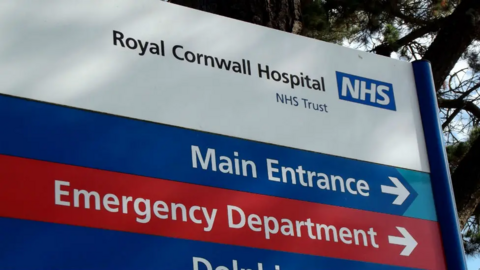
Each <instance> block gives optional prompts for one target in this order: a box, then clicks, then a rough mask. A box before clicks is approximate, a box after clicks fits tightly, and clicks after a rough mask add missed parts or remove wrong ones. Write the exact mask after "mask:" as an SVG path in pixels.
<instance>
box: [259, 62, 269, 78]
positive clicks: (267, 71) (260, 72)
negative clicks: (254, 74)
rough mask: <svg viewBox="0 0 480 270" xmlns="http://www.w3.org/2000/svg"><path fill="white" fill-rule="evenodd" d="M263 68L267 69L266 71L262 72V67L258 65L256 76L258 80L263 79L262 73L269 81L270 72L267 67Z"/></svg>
mask: <svg viewBox="0 0 480 270" xmlns="http://www.w3.org/2000/svg"><path fill="white" fill-rule="evenodd" d="M265 67H266V68H267V69H266V70H263V69H262V65H261V64H258V76H259V77H260V78H263V77H262V73H265V74H266V75H267V79H269V80H270V70H269V68H268V66H265Z"/></svg>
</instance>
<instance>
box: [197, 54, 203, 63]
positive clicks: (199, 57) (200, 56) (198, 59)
mask: <svg viewBox="0 0 480 270" xmlns="http://www.w3.org/2000/svg"><path fill="white" fill-rule="evenodd" d="M202 57H203V54H200V53H197V63H198V64H199V65H200V61H201V59H202Z"/></svg>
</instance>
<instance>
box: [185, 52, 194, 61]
mask: <svg viewBox="0 0 480 270" xmlns="http://www.w3.org/2000/svg"><path fill="white" fill-rule="evenodd" d="M185 59H187V61H188V62H190V63H193V62H195V54H193V53H192V52H191V51H187V52H186V53H185Z"/></svg>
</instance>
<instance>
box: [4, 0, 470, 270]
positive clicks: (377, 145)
mask: <svg viewBox="0 0 480 270" xmlns="http://www.w3.org/2000/svg"><path fill="white" fill-rule="evenodd" d="M27 2H28V1H26V0H20V1H16V2H15V3H8V4H3V5H2V6H1V7H0V10H2V11H5V12H4V13H5V14H6V16H2V17H1V18H0V25H14V26H15V27H11V28H10V27H9V28H2V29H1V30H0V37H2V40H5V43H4V45H3V47H2V49H1V50H2V51H0V53H1V54H0V55H3V56H1V57H2V58H1V59H2V61H0V73H1V74H3V76H2V89H0V115H2V117H1V118H0V124H1V126H2V132H1V133H0V141H2V142H6V143H2V144H0V164H2V165H3V166H0V175H1V177H0V217H1V218H0V228H1V229H2V230H1V232H2V233H0V242H1V243H4V245H2V248H0V268H9V269H32V268H49V269H50V268H62V269H63V268H75V269H150V268H152V269H153V268H155V269H199V270H200V269H202V270H204V269H211V270H213V269H216V270H221V269H223V270H225V269H235V270H238V269H259V270H263V269H265V270H267V269H275V270H277V269H278V270H280V269H283V270H286V269H287V270H288V269H299V267H300V268H302V269H332V268H338V269H447V263H448V265H449V267H450V265H455V266H458V265H461V264H462V261H461V260H460V261H458V258H460V257H461V255H462V250H461V246H459V244H460V242H459V241H458V239H459V238H458V237H459V235H458V229H457V228H456V227H455V226H456V219H455V213H454V208H452V205H453V204H452V201H451V194H450V193H448V192H449V191H448V188H450V186H449V184H448V178H446V177H447V175H448V174H447V173H445V171H444V170H445V166H443V168H440V169H439V167H438V164H440V162H444V161H445V160H444V157H442V156H441V155H440V154H438V155H434V154H432V153H433V152H432V151H433V150H431V149H437V151H438V149H441V147H442V145H440V144H438V142H440V139H441V137H437V138H436V139H435V141H434V142H437V144H433V145H432V144H430V142H429V140H428V139H429V138H433V136H434V135H431V134H430V133H431V132H434V133H435V132H436V134H437V135H438V123H436V124H435V122H434V121H435V120H432V119H436V118H435V117H436V116H435V115H434V113H432V112H434V111H435V106H436V105H435V104H430V103H431V101H432V100H434V97H423V96H418V97H417V89H427V90H429V89H428V87H430V86H428V85H421V84H422V83H426V84H428V80H426V81H422V79H424V76H423V75H418V74H417V75H415V76H414V72H417V73H418V72H422V70H421V68H424V66H422V65H424V63H415V64H414V65H413V66H412V64H411V63H406V62H401V61H397V60H392V59H388V58H385V57H379V56H375V55H372V54H368V53H364V52H359V51H355V50H351V49H347V48H342V47H340V46H335V45H332V44H328V43H324V42H320V41H317V40H312V39H308V38H304V37H300V36H294V35H291V34H288V33H283V32H280V31H275V30H272V29H267V28H264V27H260V26H255V25H250V24H247V23H243V22H239V21H235V20H231V19H228V18H224V17H220V16H215V15H212V14H207V13H204V12H200V11H195V10H191V9H187V8H183V7H179V6H176V5H172V4H169V3H162V2H157V1H151V0H140V1H131V0H123V1H113V0H111V1H110V0H109V1H104V2H102V3H101V4H98V3H96V2H95V1H93V0H92V1H91V0H87V1H82V2H77V1H75V2H74V1H68V0H67V1H65V0H63V1H59V0H50V1H49V2H48V5H47V4H45V3H44V4H42V5H41V6H35V5H33V4H31V3H30V4H28V3H27ZM45 5H47V6H48V8H47V6H45ZM29 14H30V15H29ZM32 33H35V34H32ZM26 36H28V37H30V40H29V41H28V42H20V40H22V37H26ZM19 44H20V45H21V46H20V45H19ZM298 48H302V50H300V51H299V50H298ZM300 52H301V53H300ZM423 74H425V72H424V71H423ZM427 74H428V73H427ZM419 78H422V79H419ZM427 79H428V77H427ZM427 90H425V91H424V92H428V91H427ZM430 90H431V89H430ZM424 99H425V100H424ZM419 102H420V104H422V106H419ZM425 104H426V105H425ZM424 105H425V106H427V107H426V108H427V110H428V108H432V110H430V111H428V112H425V111H423V110H425V108H422V107H425V106H424ZM421 110H422V111H421ZM429 113H430V115H428V114H429ZM437 120H438V119H437ZM432 121H433V122H432ZM425 123H427V124H429V125H431V127H430V128H429V129H426V128H424V127H426V126H425V125H426V124H425ZM435 125H436V126H435ZM426 138H427V140H426ZM426 142H427V144H426ZM435 156H436V157H437V158H438V157H440V159H439V160H435ZM432 168H435V170H433V169H432ZM439 172H441V173H439ZM437 182H439V183H440V184H438V183H437ZM442 185H443V186H442ZM432 187H433V188H432ZM442 192H443V193H442ZM445 192H446V193H445ZM439 194H441V195H439ZM445 208H446V209H447V210H446V211H445V212H443V209H445ZM436 209H442V211H436ZM452 209H453V212H452ZM13 228H15V229H13ZM443 243H450V244H449V247H448V248H447V247H446V245H445V244H443ZM27 246H28V248H26V247H27ZM449 249H451V250H449ZM26 258H28V259H26ZM445 258H446V259H447V261H446V260H445ZM456 260H457V261H456ZM455 269H461V267H457V268H455Z"/></svg>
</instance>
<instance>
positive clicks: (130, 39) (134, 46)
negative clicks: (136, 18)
mask: <svg viewBox="0 0 480 270" xmlns="http://www.w3.org/2000/svg"><path fill="white" fill-rule="evenodd" d="M132 42H133V45H130V43H132ZM125 43H127V47H128V48H130V49H132V50H135V49H136V48H137V46H138V44H137V41H136V40H135V39H133V38H127V40H126V41H125Z"/></svg>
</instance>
